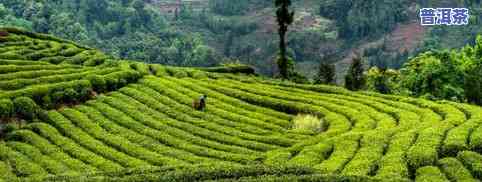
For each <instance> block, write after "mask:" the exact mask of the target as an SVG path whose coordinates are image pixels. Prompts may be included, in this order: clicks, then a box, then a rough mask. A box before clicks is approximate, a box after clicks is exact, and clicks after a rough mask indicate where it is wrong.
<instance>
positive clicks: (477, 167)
mask: <svg viewBox="0 0 482 182" xmlns="http://www.w3.org/2000/svg"><path fill="white" fill-rule="evenodd" d="M457 159H459V160H460V161H462V163H463V164H464V166H466V167H467V168H468V169H469V170H470V171H471V173H472V175H473V176H474V177H475V178H477V179H481V178H482V155H481V154H479V153H477V152H472V151H462V152H459V153H458V154H457Z"/></svg>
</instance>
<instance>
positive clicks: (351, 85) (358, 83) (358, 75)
mask: <svg viewBox="0 0 482 182" xmlns="http://www.w3.org/2000/svg"><path fill="white" fill-rule="evenodd" d="M363 72H364V68H363V61H362V58H360V57H355V58H353V60H352V63H351V65H350V69H349V70H348V73H347V74H346V76H345V88H347V89H349V90H361V89H363V88H365V82H366V78H365V76H364V73H363Z"/></svg>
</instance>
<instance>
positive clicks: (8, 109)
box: [0, 99, 15, 118]
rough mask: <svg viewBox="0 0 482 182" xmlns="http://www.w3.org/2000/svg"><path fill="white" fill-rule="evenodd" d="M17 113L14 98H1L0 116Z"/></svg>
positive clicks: (7, 116) (4, 116) (10, 115)
mask: <svg viewBox="0 0 482 182" xmlns="http://www.w3.org/2000/svg"><path fill="white" fill-rule="evenodd" d="M14 113H15V107H14V105H13V102H12V100H10V99H0V118H9V117H12V116H13V115H14Z"/></svg>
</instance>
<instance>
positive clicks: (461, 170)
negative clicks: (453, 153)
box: [438, 157, 477, 182]
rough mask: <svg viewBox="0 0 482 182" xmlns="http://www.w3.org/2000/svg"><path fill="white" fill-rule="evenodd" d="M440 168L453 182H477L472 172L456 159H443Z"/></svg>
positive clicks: (439, 164)
mask: <svg viewBox="0 0 482 182" xmlns="http://www.w3.org/2000/svg"><path fill="white" fill-rule="evenodd" d="M438 166H440V169H442V171H443V172H444V173H445V174H446V176H447V178H448V179H450V180H451V181H467V182H476V181H477V180H476V179H474V178H473V177H472V174H470V171H469V170H468V169H466V168H465V166H464V165H463V164H462V163H461V162H460V161H458V160H457V159H456V158H452V157H449V158H443V159H440V160H439V161H438Z"/></svg>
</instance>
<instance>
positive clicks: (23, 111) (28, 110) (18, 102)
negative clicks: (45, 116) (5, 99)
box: [13, 97, 39, 120]
mask: <svg viewBox="0 0 482 182" xmlns="http://www.w3.org/2000/svg"><path fill="white" fill-rule="evenodd" d="M13 104H14V106H15V112H16V113H17V114H18V115H19V116H20V117H22V118H24V119H27V120H30V119H34V118H36V117H37V114H38V112H39V107H38V105H37V104H36V103H35V102H34V101H33V100H32V99H30V98H28V97H18V98H15V99H14V100H13Z"/></svg>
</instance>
